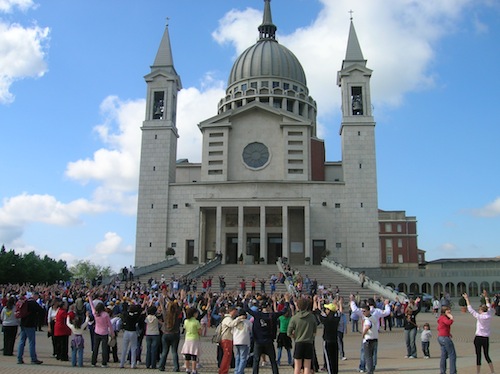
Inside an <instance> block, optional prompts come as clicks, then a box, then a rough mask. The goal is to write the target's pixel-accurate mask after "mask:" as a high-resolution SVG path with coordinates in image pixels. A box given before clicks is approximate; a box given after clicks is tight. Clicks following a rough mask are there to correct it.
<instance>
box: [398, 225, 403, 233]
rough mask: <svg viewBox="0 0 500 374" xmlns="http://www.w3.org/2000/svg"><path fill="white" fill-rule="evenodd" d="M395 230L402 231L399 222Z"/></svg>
mask: <svg viewBox="0 0 500 374" xmlns="http://www.w3.org/2000/svg"><path fill="white" fill-rule="evenodd" d="M397 230H398V232H403V227H402V226H401V224H400V223H398V226H397Z"/></svg>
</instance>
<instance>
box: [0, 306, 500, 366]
mask: <svg viewBox="0 0 500 374" xmlns="http://www.w3.org/2000/svg"><path fill="white" fill-rule="evenodd" d="M476 304H477V301H476V302H473V305H476ZM453 314H454V317H455V323H454V324H453V326H452V334H453V341H454V343H455V348H456V351H457V356H458V359H457V368H458V372H459V373H460V374H462V373H468V374H469V373H470V374H475V373H476V367H475V353H474V346H473V339H474V331H475V322H476V320H475V319H474V318H473V317H472V316H471V315H470V314H469V313H461V312H460V311H459V310H454V312H453ZM424 322H429V323H430V325H431V330H432V333H433V338H432V340H431V346H430V352H431V358H430V359H424V358H423V355H422V353H421V352H422V351H421V347H420V345H421V344H420V340H419V338H418V337H417V347H418V354H419V357H418V358H417V359H405V358H404V356H405V354H406V347H405V343H404V336H403V330H402V329H400V328H399V329H394V328H393V330H392V332H389V330H387V331H384V330H383V328H382V331H381V334H380V339H379V348H378V364H377V369H376V372H377V373H412V374H420V373H439V356H440V348H439V345H438V343H437V331H436V318H435V317H434V316H433V314H432V313H424V312H422V313H420V314H419V315H418V316H417V323H418V324H419V325H422V324H423V323H424ZM349 327H350V326H349ZM213 332H214V329H210V330H209V334H208V335H210V336H207V337H206V338H203V349H202V355H201V363H202V365H203V367H202V368H201V369H200V370H199V372H200V373H201V374H203V373H216V372H217V364H216V346H215V345H214V344H212V343H211V341H210V340H211V338H210V337H211V335H212V333H213ZM321 334H322V330H321V328H320V329H319V330H318V337H317V338H316V352H317V354H318V356H319V362H320V365H322V364H323V359H322V353H321V352H322V340H321ZM85 338H86V348H85V358H84V365H85V367H84V368H72V367H71V364H70V363H69V362H60V361H57V360H56V359H55V358H53V357H52V346H51V341H50V339H48V338H47V333H46V332H38V333H37V337H36V342H37V353H38V358H39V359H40V360H42V361H43V364H42V365H31V364H29V362H30V358H29V352H28V347H26V348H25V352H24V361H25V362H27V364H24V365H17V363H16V362H17V360H16V357H15V356H14V357H6V356H0V373H1V374H14V373H23V374H29V373H39V374H44V373H47V374H48V373H73V372H78V373H91V372H94V373H95V372H102V373H107V372H118V371H122V372H124V371H132V369H130V368H127V369H120V368H119V364H118V363H113V362H111V363H110V364H109V367H108V368H107V369H103V368H100V367H96V368H93V367H91V366H90V354H91V352H90V343H89V337H88V335H87V336H86V337H85ZM16 343H17V342H16ZM120 343H121V342H120V341H119V348H120V347H121V345H120ZM344 343H345V351H346V356H347V360H346V361H340V364H339V372H341V373H354V372H358V364H359V348H360V345H361V334H359V333H351V332H350V330H349V332H348V334H347V335H346V336H345V338H344ZM144 345H145V342H144ZM180 346H182V340H181V345H180ZM120 351H121V350H120V349H119V354H120ZM179 351H180V348H179ZM14 354H17V344H16V350H15V352H14ZM70 354H71V352H70ZM284 356H285V357H286V353H285V354H284ZM490 356H491V357H492V359H493V363H494V365H495V367H496V370H497V372H500V317H496V316H495V317H494V318H493V322H492V336H491V337H490ZM143 361H144V353H143ZM282 361H283V360H282ZM98 362H100V356H99V361H98ZM156 371H157V370H156ZM136 372H137V373H142V372H148V373H151V372H155V370H148V369H146V368H145V366H144V365H139V367H138V369H136V370H134V373H136ZM165 372H172V363H171V357H170V355H169V360H168V361H167V367H166V370H165ZM246 372H247V373H251V369H247V370H246ZM260 372H261V373H264V374H266V373H271V369H270V367H269V366H266V367H261V368H260ZM481 372H482V373H489V368H488V365H487V364H486V362H484V358H483V367H482V371H481ZM280 373H293V370H292V368H291V367H288V366H281V367H280Z"/></svg>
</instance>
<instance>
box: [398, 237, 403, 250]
mask: <svg viewBox="0 0 500 374" xmlns="http://www.w3.org/2000/svg"><path fill="white" fill-rule="evenodd" d="M398 248H403V239H398Z"/></svg>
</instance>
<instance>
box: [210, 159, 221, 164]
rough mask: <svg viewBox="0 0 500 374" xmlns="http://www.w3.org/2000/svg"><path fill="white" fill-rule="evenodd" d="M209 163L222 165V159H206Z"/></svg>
mask: <svg viewBox="0 0 500 374" xmlns="http://www.w3.org/2000/svg"><path fill="white" fill-rule="evenodd" d="M208 164H209V165H222V160H210V161H208Z"/></svg>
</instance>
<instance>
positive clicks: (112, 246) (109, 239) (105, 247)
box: [95, 232, 123, 255]
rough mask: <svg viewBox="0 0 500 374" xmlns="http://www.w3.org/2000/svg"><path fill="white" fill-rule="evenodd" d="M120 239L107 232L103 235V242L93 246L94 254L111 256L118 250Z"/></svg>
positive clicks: (114, 234)
mask: <svg viewBox="0 0 500 374" xmlns="http://www.w3.org/2000/svg"><path fill="white" fill-rule="evenodd" d="M122 241H123V240H122V238H121V237H120V236H119V235H118V234H116V233H115V232H107V233H106V234H105V235H104V240H103V241H101V242H100V243H97V244H96V246H95V253H97V254H101V255H111V254H113V253H116V252H117V251H119V250H120V246H121V244H122Z"/></svg>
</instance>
